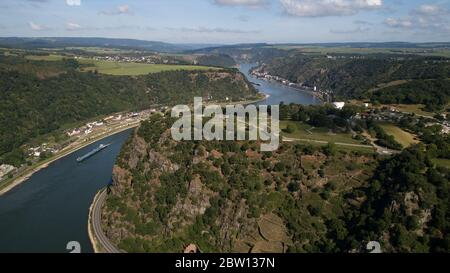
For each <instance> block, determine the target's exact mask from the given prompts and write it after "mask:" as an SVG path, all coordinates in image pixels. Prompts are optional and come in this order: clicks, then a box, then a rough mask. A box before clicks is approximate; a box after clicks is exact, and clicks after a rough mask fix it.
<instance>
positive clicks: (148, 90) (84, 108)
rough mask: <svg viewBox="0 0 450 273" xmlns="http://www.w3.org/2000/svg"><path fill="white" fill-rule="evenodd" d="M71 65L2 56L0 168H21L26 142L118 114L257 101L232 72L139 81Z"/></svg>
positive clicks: (184, 73) (182, 73) (176, 73)
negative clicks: (202, 101)
mask: <svg viewBox="0 0 450 273" xmlns="http://www.w3.org/2000/svg"><path fill="white" fill-rule="evenodd" d="M77 68H78V63H77V62H76V61H74V60H64V61H58V62H57V61H55V62H42V61H39V62H34V61H28V60H24V59H23V58H16V57H4V56H0V134H1V136H2V138H1V140H0V162H7V163H12V164H15V165H17V164H19V163H20V162H21V161H22V159H23V153H22V150H21V149H20V147H21V146H22V145H23V144H24V143H26V142H27V141H28V140H30V139H32V138H34V137H37V136H40V135H43V134H47V133H50V132H54V131H55V130H58V129H60V128H62V127H63V126H65V125H68V124H72V123H74V122H81V121H85V120H87V119H89V118H94V117H97V116H101V115H106V114H110V113H113V112H119V111H131V110H140V109H147V108H150V107H151V106H153V105H168V106H170V105H175V104H179V103H190V102H193V98H194V96H202V97H205V98H212V99H213V100H224V99H225V98H226V97H228V98H230V99H232V100H234V101H237V100H246V99H251V98H254V97H255V96H256V91H255V89H254V88H253V87H252V86H251V84H249V83H248V82H247V81H246V80H245V78H244V77H243V75H241V74H240V73H239V72H237V71H235V70H211V71H170V72H162V73H155V74H149V75H145V76H139V77H128V76H107V75H101V74H97V73H83V72H79V71H78V70H77Z"/></svg>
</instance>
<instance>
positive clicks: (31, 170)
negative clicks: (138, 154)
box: [0, 121, 140, 196]
mask: <svg viewBox="0 0 450 273" xmlns="http://www.w3.org/2000/svg"><path fill="white" fill-rule="evenodd" d="M139 124H140V121H139V122H135V123H131V124H129V125H127V126H124V127H120V128H115V129H112V130H111V131H109V132H107V133H104V134H100V135H97V136H95V137H93V138H91V139H90V140H88V141H84V142H83V143H75V144H72V145H69V146H68V147H66V148H65V149H63V150H61V151H60V152H59V153H58V154H56V155H54V156H52V157H50V158H48V159H46V160H44V161H42V162H39V163H37V164H36V165H34V166H30V167H28V168H27V169H26V170H24V171H22V172H21V173H20V174H19V175H17V176H16V177H13V178H11V179H7V180H5V181H4V182H2V184H0V196H2V195H4V194H5V193H7V192H9V191H10V190H12V189H14V188H15V187H17V186H19V185H20V184H22V183H24V182H26V181H27V180H28V179H29V178H30V177H31V176H33V174H35V173H36V172H38V171H40V170H42V169H45V168H47V167H48V166H49V165H50V164H52V163H53V162H55V161H57V160H59V159H61V158H63V157H66V156H68V155H70V154H72V153H74V152H76V151H78V150H80V149H82V148H84V147H86V146H89V145H91V144H93V143H95V142H97V141H99V140H102V139H104V138H107V137H109V136H112V135H115V134H118V133H121V132H123V131H126V130H129V129H132V128H135V127H137V126H138V125H139Z"/></svg>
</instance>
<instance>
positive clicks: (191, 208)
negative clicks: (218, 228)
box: [168, 177, 216, 231]
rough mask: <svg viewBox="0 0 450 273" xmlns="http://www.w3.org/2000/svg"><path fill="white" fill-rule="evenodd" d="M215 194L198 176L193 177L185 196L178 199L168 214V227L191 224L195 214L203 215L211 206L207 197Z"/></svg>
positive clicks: (174, 227) (173, 227)
mask: <svg viewBox="0 0 450 273" xmlns="http://www.w3.org/2000/svg"><path fill="white" fill-rule="evenodd" d="M215 195H216V194H215V193H214V192H213V191H211V190H209V189H208V188H207V187H206V186H205V185H203V184H202V182H201V180H200V179H199V178H198V177H196V178H195V179H193V180H192V181H191V183H190V185H189V189H188V194H187V196H186V198H183V199H178V201H177V204H176V205H175V206H174V208H173V209H172V211H171V213H170V215H169V222H168V227H169V229H170V230H174V231H175V230H177V229H180V228H183V227H185V226H187V225H190V224H192V223H193V221H194V220H195V217H196V216H198V215H203V214H204V213H205V211H206V209H207V208H209V207H210V206H211V204H210V202H209V199H210V198H211V197H212V196H215Z"/></svg>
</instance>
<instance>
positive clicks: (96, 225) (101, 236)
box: [91, 189, 121, 253]
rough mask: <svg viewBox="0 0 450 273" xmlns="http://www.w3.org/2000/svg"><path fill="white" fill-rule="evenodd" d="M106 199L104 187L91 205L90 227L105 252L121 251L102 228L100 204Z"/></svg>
mask: <svg viewBox="0 0 450 273" xmlns="http://www.w3.org/2000/svg"><path fill="white" fill-rule="evenodd" d="M105 199H106V189H104V190H102V191H101V192H100V193H99V194H98V195H97V198H95V200H94V204H93V205H92V215H91V217H92V218H91V221H92V227H93V232H94V237H95V239H96V240H97V242H98V243H99V244H100V246H101V248H102V249H103V250H104V252H106V253H121V251H120V250H119V249H118V248H117V247H116V246H115V245H114V244H113V243H112V242H111V241H110V240H109V239H108V237H106V235H105V233H104V232H103V230H102V225H101V223H102V206H103V203H104V202H105Z"/></svg>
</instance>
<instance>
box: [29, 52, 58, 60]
mask: <svg viewBox="0 0 450 273" xmlns="http://www.w3.org/2000/svg"><path fill="white" fill-rule="evenodd" d="M25 58H26V59H27V60H30V61H60V60H62V59H63V58H64V56H61V55H54V54H50V55H46V56H45V55H44V56H39V55H28V56H26V57H25Z"/></svg>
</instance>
